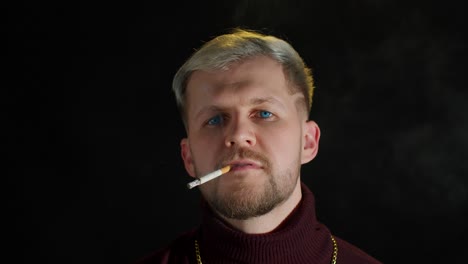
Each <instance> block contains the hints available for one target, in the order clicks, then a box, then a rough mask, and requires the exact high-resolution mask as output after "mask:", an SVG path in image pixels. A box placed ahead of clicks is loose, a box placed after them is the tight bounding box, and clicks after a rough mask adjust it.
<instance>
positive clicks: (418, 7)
mask: <svg viewBox="0 0 468 264" xmlns="http://www.w3.org/2000/svg"><path fill="white" fill-rule="evenodd" d="M62 2H63V3H61V2H56V3H52V2H44V1H31V2H26V1H16V2H14V3H12V4H10V5H9V6H8V7H7V8H6V10H7V15H6V16H5V17H6V18H7V27H6V28H5V27H3V29H2V31H4V32H3V33H4V34H2V35H3V36H5V37H6V39H5V41H4V43H6V44H7V47H6V49H4V50H3V51H4V52H3V54H4V55H5V56H2V61H3V64H4V66H6V67H5V69H4V71H3V74H4V78H3V79H4V83H3V85H2V87H3V89H2V91H3V94H4V96H2V101H3V104H2V105H3V106H4V107H5V108H6V111H4V112H3V115H2V116H3V117H4V120H6V122H3V124H4V126H3V127H4V130H6V131H7V136H5V137H4V144H3V148H2V149H3V150H4V151H3V152H4V154H7V155H6V156H7V157H6V159H5V161H6V163H7V172H8V173H7V184H6V192H5V193H6V194H7V195H6V196H7V207H6V209H7V210H4V213H2V215H3V218H4V219H6V220H9V221H8V222H7V223H8V224H5V225H4V227H5V230H6V233H7V234H8V235H9V236H7V237H6V241H7V243H8V245H9V247H8V253H10V254H11V256H12V257H14V258H15V259H16V261H13V263H36V262H37V263H130V262H132V261H133V260H135V259H137V258H139V257H141V256H143V255H145V254H147V253H149V252H150V251H151V250H153V249H156V248H158V247H160V246H162V245H165V244H167V243H168V242H169V241H171V240H172V239H173V238H175V237H176V236H177V235H179V234H180V233H182V232H183V231H186V230H187V229H189V228H191V227H192V226H194V225H195V224H197V223H198V221H199V214H198V211H197V207H198V199H199V193H198V190H187V189H186V187H185V184H186V183H187V182H188V181H190V180H192V179H191V178H190V177H189V176H188V175H187V174H186V173H185V170H184V169H183V166H182V162H181V159H180V154H179V140H180V139H181V137H183V136H184V130H183V127H182V124H181V122H180V120H179V117H178V113H177V110H176V107H175V101H174V97H173V95H172V94H171V91H170V90H171V89H170V86H171V81H172V76H173V74H174V73H175V71H176V70H177V68H178V67H179V66H180V65H181V64H182V62H183V61H184V60H185V59H186V57H187V56H188V55H189V54H190V53H191V52H192V51H193V49H194V48H195V47H198V46H199V45H201V44H202V41H204V40H208V39H209V38H211V37H212V36H214V35H215V34H218V33H222V32H225V30H226V29H227V28H230V27H233V26H238V25H239V26H247V27H252V28H256V29H263V30H264V31H265V32H267V33H274V34H276V35H279V36H281V37H284V38H286V39H287V40H289V41H290V42H291V43H292V44H293V46H294V47H296V48H297V50H298V51H299V52H300V53H301V54H302V55H303V57H304V59H305V61H306V63H307V64H308V65H309V66H311V67H312V68H313V71H314V74H315V80H316V86H317V88H316V93H315V97H314V105H313V108H312V113H311V118H312V119H314V120H316V122H317V123H318V124H319V125H320V127H321V130H322V139H321V142H320V150H319V154H318V156H317V158H316V159H315V160H313V161H312V162H311V163H309V164H307V165H306V166H305V167H304V168H303V175H302V179H303V181H304V182H305V183H306V184H307V185H308V186H309V187H310V188H311V189H312V190H313V192H314V193H315V195H316V200H317V213H318V217H319V220H321V221H322V222H324V223H325V224H327V225H328V227H329V228H330V229H331V230H332V232H333V233H334V234H335V235H337V236H340V237H343V238H345V239H346V240H348V241H349V242H351V243H353V244H355V245H357V246H359V247H360V248H362V249H363V250H365V251H367V252H368V253H370V254H371V255H373V256H375V257H376V258H378V259H380V260H382V261H383V262H385V263H455V262H458V263H462V262H465V260H466V255H467V254H466V250H465V247H466V246H467V228H466V227H467V224H466V223H465V221H466V220H467V205H468V201H467V198H468V193H467V191H468V180H467V172H468V165H467V157H468V155H467V154H468V153H467V152H468V136H467V132H468V122H467V121H468V120H467V119H468V117H467V110H468V104H467V103H466V101H467V99H468V96H467V93H468V91H467V87H466V77H465V76H466V59H467V56H466V55H467V49H466V45H467V42H466V41H465V40H464V38H465V37H466V33H465V31H464V30H465V26H464V24H465V23H466V15H465V11H466V10H465V9H464V8H463V5H462V3H463V1H458V2H455V1H394V0H393V1H391V0H387V1H386V0H379V1H363V0H354V1H351V0H350V1H305V0H303V1H285V0H284V1H280V0H273V1H271V0H270V1H267V0H263V1H248V0H241V1H198V2H197V1H186V2H181V1H172V2H169V3H164V4H163V3H162V2H157V1H151V2H147V3H138V1H132V2H130V1H126V2H119V1H113V2H108V3H103V2H101V3H98V2H89V3H88V2H82V1H77V2H70V3H69V2H67V1H62ZM65 2H66V4H65ZM5 88H6V89H5ZM4 187H5V185H4Z"/></svg>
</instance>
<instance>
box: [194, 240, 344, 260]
mask: <svg viewBox="0 0 468 264" xmlns="http://www.w3.org/2000/svg"><path fill="white" fill-rule="evenodd" d="M330 237H331V240H332V242H333V255H332V259H331V264H336V258H337V257H338V244H337V243H336V240H335V238H334V237H333V236H332V235H330ZM195 255H196V256H197V263H198V264H202V261H201V255H200V247H199V246H198V241H197V240H196V239H195Z"/></svg>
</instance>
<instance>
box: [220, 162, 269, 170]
mask: <svg viewBox="0 0 468 264" xmlns="http://www.w3.org/2000/svg"><path fill="white" fill-rule="evenodd" d="M228 165H230V166H231V171H238V170H245V169H261V168H262V165H261V164H259V163H258V162H255V161H253V160H236V161H232V162H230V163H229V164H228Z"/></svg>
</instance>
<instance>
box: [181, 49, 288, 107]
mask: <svg viewBox="0 0 468 264" xmlns="http://www.w3.org/2000/svg"><path fill="white" fill-rule="evenodd" d="M248 92H251V93H255V92H257V93H266V92H268V93H287V92H288V88H287V81H286V79H285V75H284V72H283V68H282V65H281V64H280V63H278V62H276V61H275V60H273V59H271V58H269V57H265V56H259V57H254V58H251V59H248V60H245V61H242V62H240V63H236V64H234V65H231V67H230V68H229V69H227V70H218V71H195V72H193V73H192V75H191V76H190V78H189V80H188V82H187V90H186V101H187V103H188V106H190V105H191V104H193V103H195V102H197V103H198V102H199V100H200V99H202V98H209V100H214V99H215V98H216V97H217V96H219V95H221V94H226V93H232V94H233V95H237V94H239V93H244V94H243V95H244V96H245V95H246V94H247V93H248ZM202 101H204V100H202Z"/></svg>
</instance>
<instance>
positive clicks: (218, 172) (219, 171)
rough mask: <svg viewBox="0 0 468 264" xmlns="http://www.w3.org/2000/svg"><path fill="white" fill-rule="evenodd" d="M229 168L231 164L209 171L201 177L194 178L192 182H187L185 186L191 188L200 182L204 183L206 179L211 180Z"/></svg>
mask: <svg viewBox="0 0 468 264" xmlns="http://www.w3.org/2000/svg"><path fill="white" fill-rule="evenodd" d="M230 169H231V166H229V165H228V166H226V167H224V168H221V169H219V170H216V171H213V172H210V173H208V174H207V175H205V176H202V177H200V178H198V179H196V180H194V181H192V182H189V183H187V188H189V189H192V188H193V187H196V186H198V185H201V184H203V183H205V182H207V181H211V180H212V179H214V178H217V177H219V176H221V175H223V174H224V173H226V172H228V171H229V170H230Z"/></svg>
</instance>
